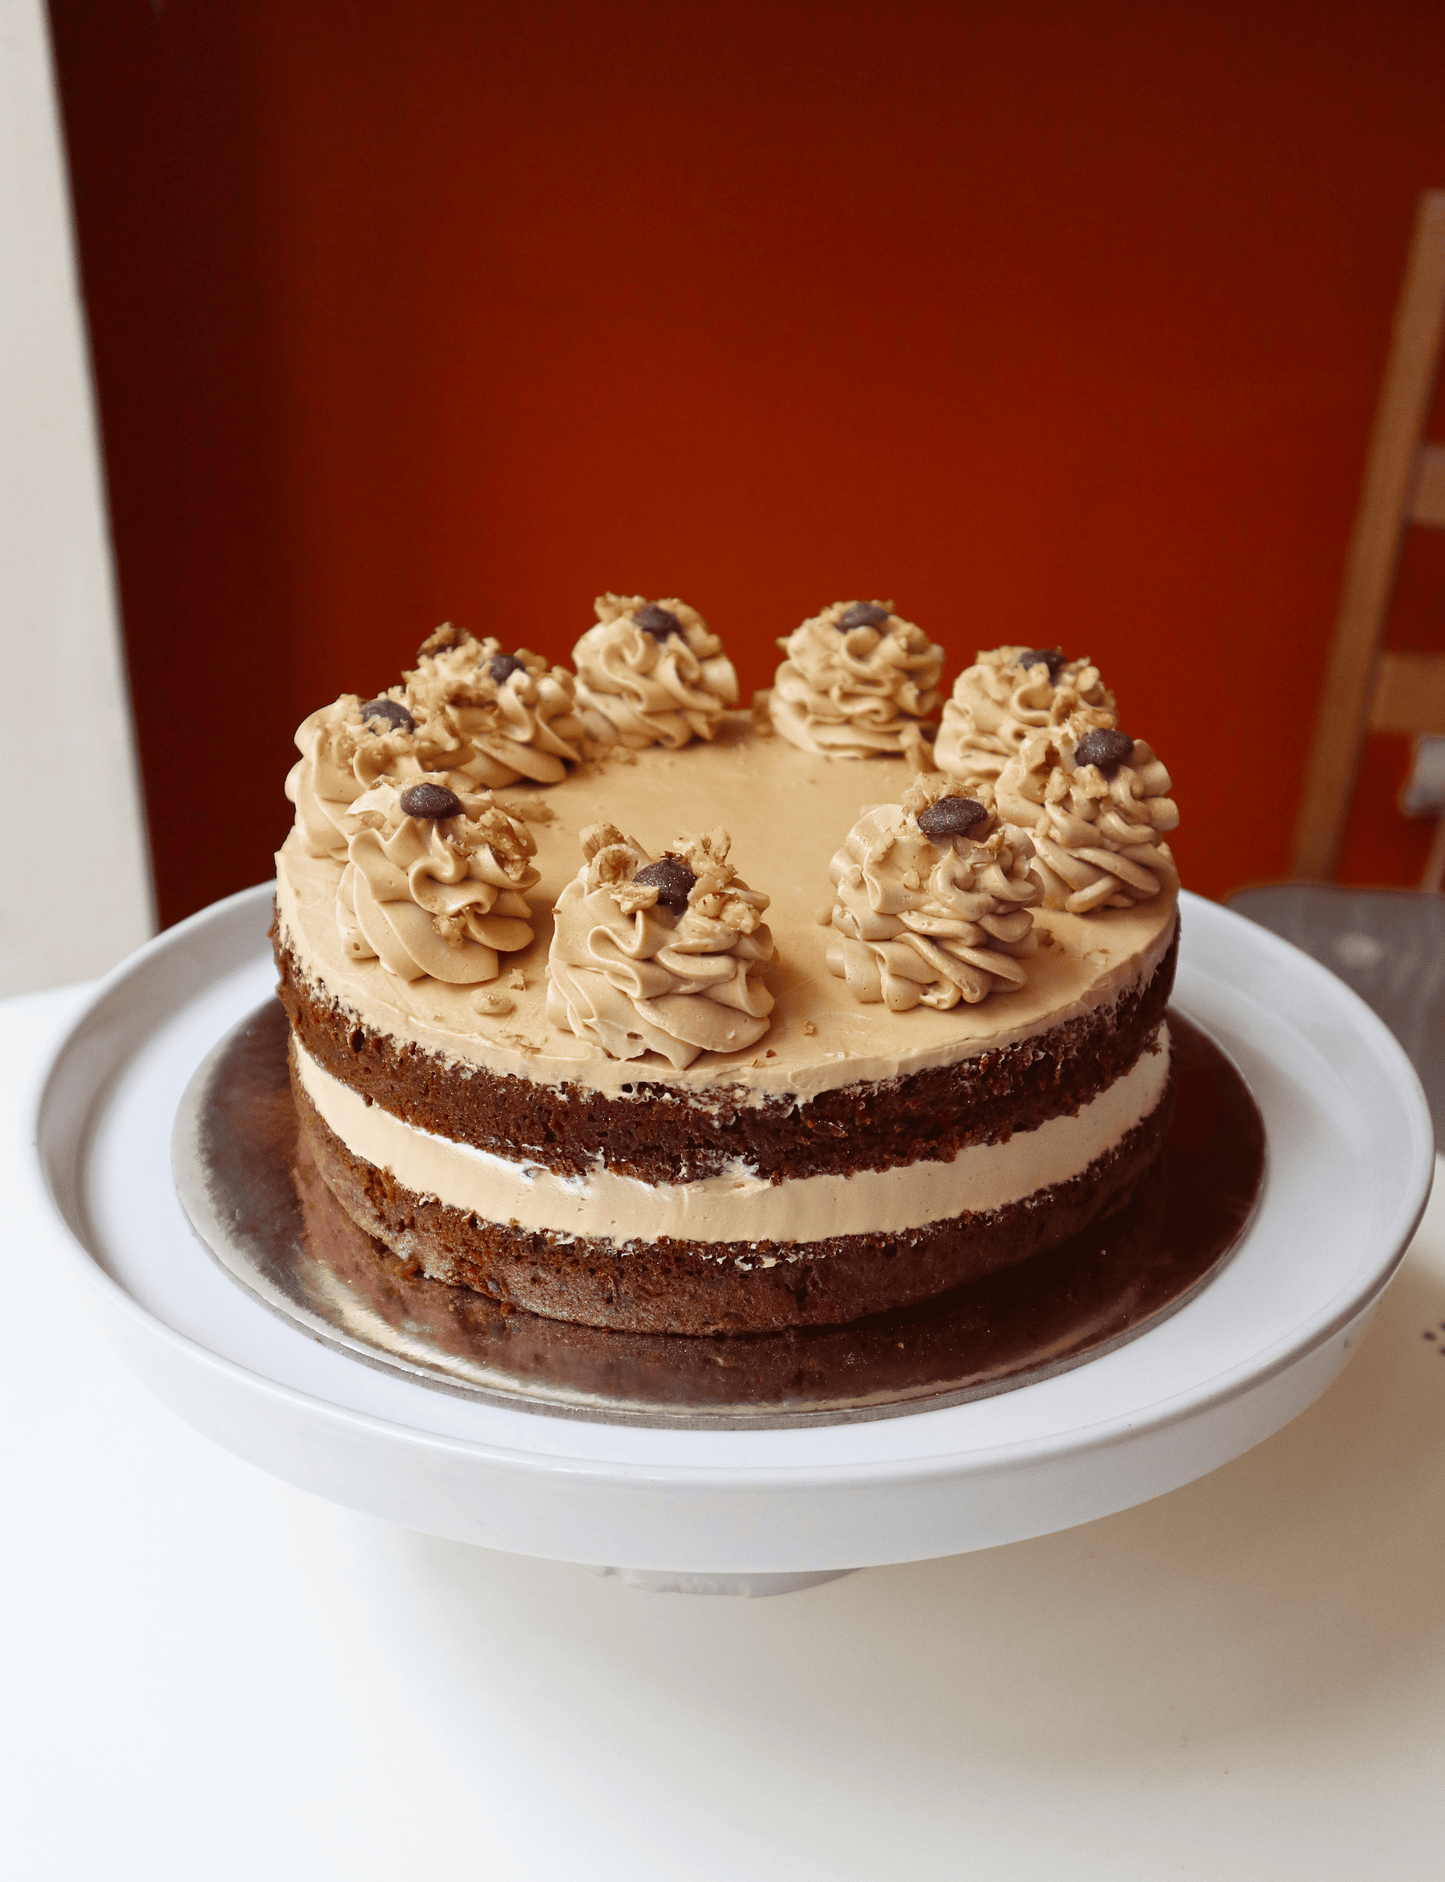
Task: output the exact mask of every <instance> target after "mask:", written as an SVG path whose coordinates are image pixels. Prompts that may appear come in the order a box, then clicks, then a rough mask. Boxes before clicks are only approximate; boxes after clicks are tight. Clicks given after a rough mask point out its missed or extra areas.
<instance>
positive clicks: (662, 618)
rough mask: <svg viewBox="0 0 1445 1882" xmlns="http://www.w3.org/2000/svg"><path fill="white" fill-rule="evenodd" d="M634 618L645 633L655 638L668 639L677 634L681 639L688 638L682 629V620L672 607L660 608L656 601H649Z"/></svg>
mask: <svg viewBox="0 0 1445 1882" xmlns="http://www.w3.org/2000/svg"><path fill="white" fill-rule="evenodd" d="M632 618H633V620H634V621H635V622H636V623H637V625H638V626H639V627H640V628H641V629H642V631H643V633H644V634H651V636H652V638H653V639H654V640H668V639H670V638H671V637H672V635H674V634H676V636H677V637H678V639H679V640H686V639H687V636H686V634H684V633H683V631H682V622H681V621H679V620H678V618H677V616H676V615H675V614H674V613H673V612H672V610H671V608H659V607H658V605H657V603H656V602H655V601H649V602H647V603H646V605H645V606H643V607H641V608H639V609H638V610H637V612H636V614H634V615H633V617H632Z"/></svg>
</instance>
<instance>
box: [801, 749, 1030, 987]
mask: <svg viewBox="0 0 1445 1882" xmlns="http://www.w3.org/2000/svg"><path fill="white" fill-rule="evenodd" d="M1032 856H1033V845H1032V844H1031V842H1030V841H1029V839H1028V837H1027V836H1025V835H1024V834H1023V832H1022V831H1020V830H1017V829H1013V828H1009V827H1007V826H1006V825H1004V824H1002V823H1000V822H999V820H998V817H997V815H996V812H995V809H994V806H993V801H992V792H991V791H990V790H989V788H988V787H987V786H984V787H982V789H981V790H980V791H979V792H978V793H976V794H974V793H965V792H964V791H963V790H962V789H961V788H960V787H958V786H957V785H956V784H954V783H952V782H951V781H950V780H949V779H947V778H945V777H942V776H940V775H939V774H937V773H934V774H932V775H931V776H924V777H920V778H918V779H917V780H915V782H914V783H913V784H912V785H911V786H910V787H909V789H908V790H907V791H906V792H905V793H904V796H903V801H902V803H899V804H876V805H874V806H873V808H872V809H870V810H868V811H866V812H865V813H864V814H863V816H862V817H860V818H859V820H858V822H857V823H856V824H855V825H854V826H853V828H852V830H850V831H849V833H848V837H847V840H846V842H845V843H844V844H843V847H842V848H841V849H840V850H839V851H838V853H837V854H836V855H835V856H834V858H833V860H832V863H831V864H830V865H829V870H828V873H829V875H830V876H831V878H832V881H833V885H834V890H835V894H836V898H837V899H836V900H835V902H834V904H833V909H832V914H831V916H830V917H829V919H830V922H831V925H832V927H833V928H834V929H835V930H836V931H837V937H838V938H837V939H836V940H835V941H833V942H832V943H831V944H830V945H829V948H828V967H829V969H830V971H831V972H833V973H834V974H836V975H838V977H839V978H840V979H841V980H844V981H846V982H847V984H848V986H849V988H850V989H851V991H852V992H853V994H854V996H855V998H857V999H859V1000H861V1001H863V1002H865V1003H871V1002H874V1001H879V1000H881V1001H882V1002H883V1003H884V1004H885V1005H886V1006H887V1007H888V1008H889V1010H890V1011H891V1012H895V1013H902V1012H906V1011H908V1010H909V1009H910V1008H911V1007H915V1006H918V1005H923V1006H931V1007H937V1008H942V1009H947V1008H949V1007H953V1006H956V1005H957V1004H958V1003H959V1001H960V1000H963V1001H967V1002H968V1003H969V1004H970V1005H976V1004H977V1003H978V1002H979V1001H981V1000H986V999H987V998H988V996H989V995H990V994H991V993H994V992H1005V993H1006V992H1011V991H1016V990H1018V989H1020V988H1022V987H1023V986H1024V985H1025V984H1026V981H1027V973H1026V970H1025V968H1024V966H1023V960H1024V958H1025V957H1026V956H1028V955H1029V954H1031V953H1032V952H1033V951H1034V950H1035V949H1036V948H1037V946H1038V940H1037V937H1036V936H1035V934H1034V931H1033V914H1032V907H1033V904H1035V903H1037V902H1038V901H1039V899H1040V886H1039V881H1038V879H1037V877H1036V876H1034V874H1033V873H1032V872H1031V869H1030V863H1031V860H1032Z"/></svg>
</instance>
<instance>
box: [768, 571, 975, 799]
mask: <svg viewBox="0 0 1445 1882" xmlns="http://www.w3.org/2000/svg"><path fill="white" fill-rule="evenodd" d="M778 645H779V646H780V647H781V648H782V649H783V652H784V654H785V655H786V658H785V659H784V660H783V662H782V664H781V665H780V666H779V668H778V670H777V674H776V676H775V677H774V680H773V692H772V700H771V707H770V710H771V714H772V722H773V724H774V726H775V727H776V728H777V730H778V731H779V732H780V733H781V734H782V735H783V737H784V738H786V739H788V740H789V741H790V742H791V743H792V744H794V745H796V746H797V747H798V749H799V750H800V751H806V752H814V753H817V754H819V755H821V756H825V757H829V758H869V757H872V756H874V755H875V754H878V753H884V752H887V753H898V752H906V751H908V750H909V749H910V747H911V748H912V749H913V750H914V751H915V753H917V752H918V751H919V748H920V747H921V746H922V729H921V728H922V722H923V721H925V720H927V719H929V718H931V716H932V715H933V714H934V713H935V712H936V711H937V710H938V704H939V699H940V697H941V696H940V694H939V692H938V690H937V689H938V681H939V678H940V676H941V674H942V672H943V659H944V653H943V649H942V647H940V646H939V645H938V644H937V643H936V642H934V641H931V640H930V639H929V638H928V636H927V635H926V634H925V633H924V631H923V629H922V628H921V627H915V626H914V624H913V622H912V621H905V620H904V619H903V618H902V616H901V615H898V614H895V613H894V612H893V604H892V602H884V601H835V602H834V603H833V604H832V606H831V607H828V608H824V609H823V611H822V613H821V614H815V615H813V616H812V617H811V618H810V619H809V620H806V621H804V622H803V624H802V626H801V627H799V628H796V629H795V630H794V631H793V632H792V633H791V634H789V635H788V636H787V637H786V638H785V639H783V640H780V641H779V642H778ZM919 768H922V764H921V761H919Z"/></svg>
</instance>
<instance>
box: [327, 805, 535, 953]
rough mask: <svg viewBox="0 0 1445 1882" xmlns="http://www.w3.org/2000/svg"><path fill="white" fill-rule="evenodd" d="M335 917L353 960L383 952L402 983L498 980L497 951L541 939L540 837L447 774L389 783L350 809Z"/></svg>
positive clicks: (507, 950)
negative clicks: (532, 895)
mask: <svg viewBox="0 0 1445 1882" xmlns="http://www.w3.org/2000/svg"><path fill="white" fill-rule="evenodd" d="M351 814H352V817H353V819H354V820H355V821H356V822H357V823H358V824H359V825H360V826H361V827H360V828H358V829H357V830H356V832H355V834H354V835H353V836H352V837H351V838H350V840H349V842H348V844H347V863H346V868H345V870H344V871H343V873H342V877H341V882H340V884H339V886H338V888H337V891H336V920H337V926H338V927H339V929H340V931H341V939H342V944H343V946H344V947H345V950H346V952H347V954H348V955H349V956H350V958H351V959H352V960H357V961H364V960H372V959H375V958H377V957H379V958H380V960H381V964H382V966H383V967H384V968H385V969H386V970H387V972H388V973H390V974H395V975H396V976H397V978H398V979H399V980H420V979H421V977H422V975H423V974H430V975H431V976H432V978H433V979H434V980H445V981H449V982H450V983H451V984H452V985H454V986H470V985H474V984H476V983H478V982H481V981H485V980H495V979H496V977H497V972H498V966H499V962H498V958H497V957H498V955H499V954H512V953H515V952H516V951H517V949H518V948H524V947H526V946H528V945H529V943H530V942H531V940H532V925H531V920H530V915H531V911H530V910H529V908H528V906H527V902H526V895H525V892H526V890H528V889H530V888H531V887H532V886H533V885H534V883H535V882H536V881H537V871H536V870H535V869H534V868H533V867H532V865H531V862H530V858H531V857H532V855H533V854H534V853H535V850H536V845H535V843H534V842H533V841H532V837H531V834H530V833H529V832H528V831H527V829H526V828H525V827H524V826H523V825H521V824H518V823H514V822H513V821H512V819H511V818H510V817H508V816H507V815H506V813H505V812H504V811H503V810H502V809H501V808H500V807H499V806H498V805H497V804H495V803H493V801H492V799H491V796H490V794H489V793H486V792H483V793H481V794H480V795H475V796H474V795H472V794H470V793H466V792H457V791H455V790H453V789H452V788H451V786H450V785H449V784H447V783H446V781H445V779H443V778H440V777H430V778H421V779H418V780H417V781H416V782H415V783H412V784H409V785H407V786H406V787H405V788H404V789H400V790H399V789H398V788H397V786H396V784H395V783H394V782H392V781H391V780H388V779H383V780H382V782H381V783H379V784H377V785H374V786H373V787H372V789H371V790H369V791H367V792H366V793H365V794H364V795H362V796H360V797H358V798H357V799H356V800H355V802H354V803H353V804H352V806H351Z"/></svg>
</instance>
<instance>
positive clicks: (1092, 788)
mask: <svg viewBox="0 0 1445 1882" xmlns="http://www.w3.org/2000/svg"><path fill="white" fill-rule="evenodd" d="M1172 789H1173V785H1172V783H1171V781H1170V777H1169V773H1168V772H1167V771H1166V770H1165V768H1164V766H1163V765H1162V764H1161V763H1160V762H1159V760H1158V759H1157V758H1156V757H1155V755H1154V752H1153V750H1152V748H1151V747H1150V746H1148V745H1146V744H1145V742H1144V740H1143V739H1142V738H1130V737H1129V735H1128V733H1127V732H1121V731H1119V730H1118V729H1117V728H1116V727H1112V726H1110V727H1097V726H1089V725H1087V724H1086V723H1085V721H1084V720H1083V718H1082V716H1081V715H1074V716H1073V717H1071V718H1070V719H1069V720H1067V721H1066V722H1065V723H1064V724H1063V725H1061V726H1055V727H1051V728H1048V729H1042V728H1041V729H1040V730H1038V731H1035V732H1031V733H1029V735H1028V736H1027V737H1026V738H1025V739H1024V740H1023V742H1022V744H1021V745H1020V746H1019V748H1018V750H1017V752H1016V753H1015V755H1014V757H1012V758H1011V759H1010V760H1009V762H1008V764H1007V765H1006V766H1005V767H1004V770H1003V773H1002V775H1001V776H1000V778H999V781H998V807H999V812H1000V814H1001V815H1002V816H1004V817H1007V818H1008V819H1009V820H1010V821H1011V822H1013V823H1016V824H1018V825H1020V826H1021V827H1022V828H1023V829H1025V830H1027V831H1028V832H1029V833H1030V836H1031V838H1032V841H1033V846H1034V852H1035V855H1034V865H1033V867H1034V871H1035V873H1036V874H1037V876H1038V878H1039V880H1040V881H1041V882H1042V883H1043V885H1044V903H1043V905H1044V907H1045V908H1062V909H1067V911H1068V912H1069V913H1070V914H1071V915H1087V914H1088V913H1089V912H1090V910H1092V909H1095V908H1131V907H1133V906H1134V905H1135V904H1136V903H1139V902H1147V901H1148V900H1149V899H1150V898H1151V897H1152V896H1155V895H1157V894H1158V893H1159V892H1160V890H1161V889H1163V888H1166V887H1172V886H1175V885H1177V883H1178V881H1179V872H1178V870H1177V869H1176V868H1175V865H1174V857H1173V854H1172V852H1171V851H1170V848H1169V845H1168V844H1167V843H1166V842H1165V841H1164V840H1163V838H1164V833H1165V832H1166V831H1168V830H1173V829H1176V828H1177V827H1178V824H1179V810H1178V807H1177V806H1176V804H1175V802H1174V800H1173V798H1172V797H1171V796H1170V792H1171V790H1172Z"/></svg>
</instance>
